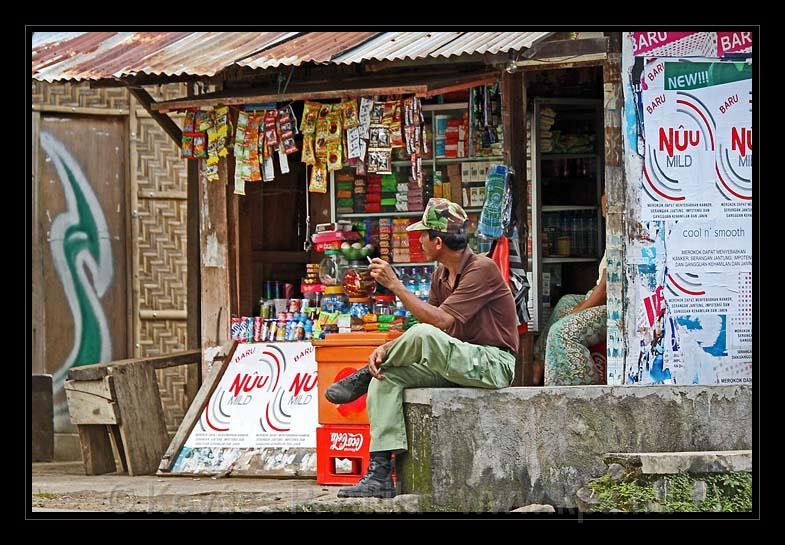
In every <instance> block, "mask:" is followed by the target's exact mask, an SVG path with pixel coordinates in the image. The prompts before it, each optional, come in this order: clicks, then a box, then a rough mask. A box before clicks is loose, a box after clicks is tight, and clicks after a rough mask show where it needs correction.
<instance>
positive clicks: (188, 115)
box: [183, 110, 195, 133]
mask: <svg viewBox="0 0 785 545" xmlns="http://www.w3.org/2000/svg"><path fill="white" fill-rule="evenodd" d="M194 116H195V112H194V111H193V110H188V111H186V112H185V119H183V132H184V133H185V132H194Z"/></svg>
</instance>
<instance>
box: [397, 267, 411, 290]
mask: <svg viewBox="0 0 785 545" xmlns="http://www.w3.org/2000/svg"><path fill="white" fill-rule="evenodd" d="M398 278H400V279H401V284H403V285H404V287H405V288H406V289H409V278H410V277H409V274H408V273H407V272H406V267H401V273H400V274H399V275H398Z"/></svg>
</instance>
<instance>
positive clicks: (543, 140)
mask: <svg viewBox="0 0 785 545" xmlns="http://www.w3.org/2000/svg"><path fill="white" fill-rule="evenodd" d="M555 122H556V111H555V110H554V109H553V108H551V107H550V106H545V107H543V108H541V109H540V153H553V152H554V148H553V143H554V140H556V139H558V137H559V131H552V130H551V127H553V124H554V123H555Z"/></svg>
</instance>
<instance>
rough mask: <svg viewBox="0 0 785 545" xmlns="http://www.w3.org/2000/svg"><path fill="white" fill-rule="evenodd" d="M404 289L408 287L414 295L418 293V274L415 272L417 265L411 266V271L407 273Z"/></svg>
mask: <svg viewBox="0 0 785 545" xmlns="http://www.w3.org/2000/svg"><path fill="white" fill-rule="evenodd" d="M406 289H408V290H409V291H410V292H412V293H413V294H414V295H419V294H418V290H419V289H420V276H419V275H418V274H417V267H412V272H411V274H410V275H409V280H408V282H407V284H406Z"/></svg>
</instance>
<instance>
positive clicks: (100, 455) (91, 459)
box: [76, 424, 117, 475]
mask: <svg viewBox="0 0 785 545" xmlns="http://www.w3.org/2000/svg"><path fill="white" fill-rule="evenodd" d="M76 428H77V430H78V431H79V444H80V445H81V446H82V462H83V463H84V470H85V474H86V475H102V474H104V473H113V472H115V471H117V466H116V465H115V463H114V452H113V451H112V443H111V442H110V440H109V434H108V433H107V431H106V426H104V425H98V424H85V425H80V426H77V427H76Z"/></svg>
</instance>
